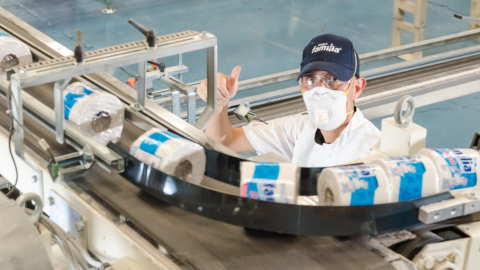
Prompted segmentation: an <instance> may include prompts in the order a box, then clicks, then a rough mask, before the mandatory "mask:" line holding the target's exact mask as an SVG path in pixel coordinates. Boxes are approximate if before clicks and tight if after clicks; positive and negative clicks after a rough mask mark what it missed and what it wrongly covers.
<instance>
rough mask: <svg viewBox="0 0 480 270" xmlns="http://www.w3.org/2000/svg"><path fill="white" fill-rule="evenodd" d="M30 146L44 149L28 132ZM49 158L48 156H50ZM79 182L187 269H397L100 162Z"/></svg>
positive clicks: (0, 117) (352, 247)
mask: <svg viewBox="0 0 480 270" xmlns="http://www.w3.org/2000/svg"><path fill="white" fill-rule="evenodd" d="M46 89H49V88H46ZM39 92H40V91H39ZM5 109H6V104H5V100H3V99H1V100H0V110H1V111H2V112H4V111H5ZM0 121H1V122H3V124H6V123H7V124H8V121H9V117H8V116H7V115H6V114H4V113H1V114H0ZM25 125H26V127H27V128H29V129H30V130H32V131H34V132H35V133H36V134H37V135H38V136H40V137H42V138H45V139H46V140H47V142H48V143H49V144H50V145H52V150H53V153H54V155H60V154H66V153H70V152H73V151H74V149H72V148H71V147H69V146H68V145H63V146H60V145H58V144H56V143H55V138H54V136H53V134H52V133H49V132H48V131H46V130H45V129H44V128H41V127H39V126H38V124H37V123H36V122H35V121H32V120H31V119H30V118H29V117H28V116H26V117H25ZM122 138H124V137H122ZM26 146H27V147H28V148H33V149H36V150H35V151H36V152H39V153H41V150H40V149H39V148H38V147H35V139H34V138H33V137H31V136H30V135H28V133H27V135H26ZM44 158H45V159H46V160H48V157H47V156H46V155H44ZM70 184H73V185H75V183H70ZM78 184H80V185H81V186H83V187H85V188H87V190H86V191H87V192H88V193H90V194H91V195H92V196H94V197H96V198H97V199H99V200H100V201H103V202H104V203H106V205H107V206H108V207H109V208H113V209H114V210H115V211H118V212H119V213H121V214H123V215H124V216H126V217H127V218H128V220H129V222H131V224H132V225H134V226H135V227H136V228H137V229H138V230H140V231H141V232H142V233H143V234H145V235H147V236H148V237H149V238H150V239H152V240H153V241H155V242H156V243H159V244H160V245H162V246H163V247H165V248H166V249H167V250H168V252H169V253H170V255H171V256H172V257H173V259H174V260H175V261H177V262H178V263H179V264H180V265H181V266H182V268H184V269H252V268H254V267H256V268H259V269H346V270H347V269H348V270H353V269H358V268H357V267H361V269H371V270H380V269H382V270H383V269H393V268H391V266H389V265H388V264H387V263H386V262H385V261H383V260H382V259H381V258H380V257H378V256H377V255H375V254H374V253H372V252H370V251H368V250H366V249H365V248H363V247H361V246H359V245H358V244H357V243H355V242H352V241H339V240H337V239H335V238H331V237H321V236H293V235H279V234H274V233H267V232H261V231H253V230H245V229H244V228H242V227H239V226H235V225H230V224H226V223H223V222H219V221H214V220H211V219H208V218H204V217H201V216H198V215H195V214H192V213H188V212H186V211H185V210H182V209H180V208H177V207H174V206H171V205H168V204H167V203H164V202H162V201H160V200H158V199H156V198H154V197H152V196H150V195H148V194H147V193H145V192H142V191H141V190H140V189H139V188H138V187H136V186H134V185H133V184H131V183H129V182H128V181H125V179H123V178H122V177H121V176H119V175H109V174H108V173H106V172H105V171H104V170H103V169H101V168H99V167H98V166H97V165H94V166H93V167H92V169H91V170H90V171H89V173H88V175H87V176H85V177H84V178H82V179H80V180H78Z"/></svg>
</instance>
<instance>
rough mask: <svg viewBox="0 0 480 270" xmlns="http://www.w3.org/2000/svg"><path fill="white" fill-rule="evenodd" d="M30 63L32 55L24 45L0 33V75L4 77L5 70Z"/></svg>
mask: <svg viewBox="0 0 480 270" xmlns="http://www.w3.org/2000/svg"><path fill="white" fill-rule="evenodd" d="M32 62H33V59H32V53H31V52H30V49H29V48H28V46H27V45H26V44H25V43H23V42H21V41H20V40H18V39H16V38H14V37H11V36H9V35H8V34H5V33H2V32H0V74H2V75H3V76H6V74H5V72H6V70H8V69H10V68H11V67H14V66H17V65H26V64H30V63H32Z"/></svg>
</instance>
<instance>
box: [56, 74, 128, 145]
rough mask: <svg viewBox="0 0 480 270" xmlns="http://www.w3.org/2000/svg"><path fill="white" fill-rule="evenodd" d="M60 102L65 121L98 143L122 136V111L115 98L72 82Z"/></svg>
mask: <svg viewBox="0 0 480 270" xmlns="http://www.w3.org/2000/svg"><path fill="white" fill-rule="evenodd" d="M63 103H64V106H65V109H64V116H65V119H67V120H68V121H70V122H72V123H74V124H75V125H77V126H79V127H80V129H81V130H82V131H83V132H85V133H86V134H87V135H88V136H91V137H93V138H94V139H96V140H97V141H99V142H101V143H103V144H105V145H106V144H108V142H109V141H113V142H115V141H117V140H118V139H119V138H120V136H121V135H122V130H123V118H124V114H125V109H124V107H123V105H122V102H121V101H120V100H119V99H118V98H117V97H115V96H114V95H111V94H108V93H106V92H103V91H100V90H98V89H97V88H96V87H95V86H94V85H92V84H88V83H80V82H74V83H72V84H70V85H68V86H67V88H66V89H65V90H64V99H63Z"/></svg>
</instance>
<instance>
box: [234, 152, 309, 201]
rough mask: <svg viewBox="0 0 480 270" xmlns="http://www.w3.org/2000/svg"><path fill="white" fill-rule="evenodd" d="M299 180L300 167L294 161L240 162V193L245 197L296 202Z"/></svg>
mask: <svg viewBox="0 0 480 270" xmlns="http://www.w3.org/2000/svg"><path fill="white" fill-rule="evenodd" d="M299 180H300V169H299V168H298V167H297V166H296V165H295V164H292V163H286V162H285V163H284V162H250V161H244V162H241V163H240V187H241V188H240V190H241V194H240V195H241V196H242V197H245V198H251V199H257V200H262V201H269V202H276V203H287V204H295V203H296V201H297V197H298V190H299Z"/></svg>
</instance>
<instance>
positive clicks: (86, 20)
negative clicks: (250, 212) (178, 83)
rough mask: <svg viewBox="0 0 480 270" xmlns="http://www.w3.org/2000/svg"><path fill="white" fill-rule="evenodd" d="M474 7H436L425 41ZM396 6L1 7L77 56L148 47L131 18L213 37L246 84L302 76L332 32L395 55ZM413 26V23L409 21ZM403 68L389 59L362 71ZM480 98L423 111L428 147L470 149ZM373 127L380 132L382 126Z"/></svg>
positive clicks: (200, 56)
mask: <svg viewBox="0 0 480 270" xmlns="http://www.w3.org/2000/svg"><path fill="white" fill-rule="evenodd" d="M470 3H471V2H470V0H455V1H453V0H431V1H429V4H428V13H427V26H426V30H425V38H426V39H429V38H435V37H439V36H444V35H448V34H453V33H458V32H460V31H465V30H468V22H467V21H462V20H458V19H455V18H453V13H454V12H456V13H459V14H463V15H468V14H469V13H470ZM392 5H393V1H385V0H328V1H315V0H308V1H307V0H305V1H294V0H277V1H267V0H243V1H240V0H222V1H215V0H163V1H158V0H114V7H115V8H116V9H117V10H118V12H117V13H115V14H108V15H106V14H102V13H101V12H100V11H101V10H102V9H103V8H104V7H105V4H104V1H103V0H43V1H37V0H0V6H1V7H3V8H5V9H6V10H8V11H9V12H11V13H13V14H14V15H16V16H18V17H20V18H21V19H23V20H24V21H26V22H27V23H29V24H30V25H32V26H34V27H35V28H37V29H38V30H40V31H42V32H43V33H45V34H47V35H48V36H50V37H51V38H53V39H54V40H56V41H58V42H60V43H61V44H63V45H65V46H66V47H68V48H71V49H72V50H73V48H74V45H75V36H76V34H75V33H76V31H77V30H79V29H80V30H82V31H83V33H84V35H83V41H84V44H85V48H86V49H87V50H92V49H98V48H101V47H106V46H111V45H115V44H119V43H125V42H130V41H135V40H139V39H142V38H143V36H142V35H141V34H140V33H139V32H138V31H137V30H135V29H134V28H133V27H132V26H130V25H129V24H128V23H127V20H128V19H130V18H133V19H135V20H137V21H138V22H140V23H142V24H143V25H145V26H147V27H152V28H155V29H156V31H157V34H159V35H163V34H170V33H174V32H178V31H184V30H188V29H190V30H196V31H208V32H211V33H213V34H215V35H216V36H217V38H218V45H219V46H218V56H219V58H218V63H219V68H218V70H219V71H221V72H224V73H230V71H231V70H232V68H233V67H234V66H236V65H241V66H242V67H243V69H242V74H241V77H240V78H241V79H249V78H253V77H258V76H262V75H267V74H272V73H275V72H281V71H285V70H290V69H294V68H298V67H299V65H300V60H301V53H302V50H303V47H304V46H305V45H306V44H307V43H308V42H309V40H310V39H311V38H313V37H314V36H316V35H319V34H322V33H326V32H331V33H335V34H339V35H344V36H347V37H349V38H350V39H351V40H352V41H353V43H354V44H355V47H356V49H357V51H358V52H359V53H360V54H362V53H367V52H372V51H377V50H381V49H385V48H389V47H390V45H391V31H392ZM406 19H407V20H411V19H412V18H411V16H409V15H407V16H406ZM412 40H413V38H412V36H411V35H408V34H405V35H404V42H405V43H407V42H410V41H412ZM462 46H465V44H459V45H458V44H457V45H450V46H448V47H446V48H439V49H432V50H429V51H428V52H426V53H425V55H429V54H432V53H436V52H439V51H445V50H450V49H455V48H459V47H462ZM205 57H206V53H205V52H204V51H201V52H193V53H188V54H186V55H184V59H183V60H184V64H185V65H187V66H188V67H189V68H190V72H189V73H187V74H186V75H185V76H184V79H185V81H187V82H189V81H195V80H199V79H202V78H204V77H205V74H206V69H205ZM164 60H165V61H166V64H167V66H171V65H173V64H176V63H177V58H176V57H173V58H169V59H164ZM398 61H400V60H398V59H388V60H386V61H383V62H381V63H374V64H369V65H368V66H366V65H365V66H363V67H362V69H361V70H365V69H366V68H372V67H376V66H378V65H384V64H390V63H394V62H398ZM109 72H111V73H112V74H114V76H116V77H117V78H118V79H120V80H121V81H126V80H127V79H128V78H130V77H131V76H133V75H134V74H136V67H135V66H133V67H132V66H127V67H123V68H120V69H116V70H110V71H109ZM291 85H295V83H293V84H291ZM270 89H275V88H274V87H273V88H272V87H271V88H270ZM255 93H257V92H256V91H248V92H245V94H255ZM237 97H238V98H239V97H241V95H238V96H237ZM479 97H480V94H474V95H469V96H467V97H462V98H458V99H455V100H452V101H447V102H442V103H440V104H435V105H430V106H426V107H423V108H419V109H418V110H417V114H416V116H415V121H416V122H417V123H419V124H421V125H423V126H425V127H427V128H428V130H429V137H428V141H427V145H428V146H430V147H466V146H468V145H469V143H470V140H471V137H472V136H473V131H475V130H478V129H477V128H476V127H479V128H480V123H479V122H480V113H479V112H478V109H477V108H478V106H477V103H476V102H477V101H478V98H479ZM374 123H376V124H377V125H378V126H379V121H377V120H375V121H374Z"/></svg>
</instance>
